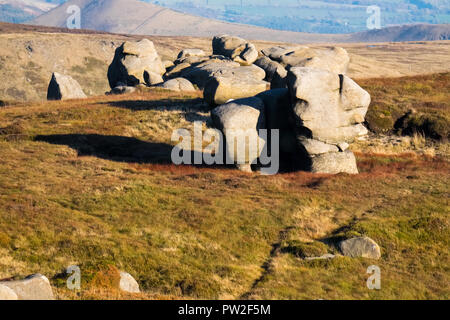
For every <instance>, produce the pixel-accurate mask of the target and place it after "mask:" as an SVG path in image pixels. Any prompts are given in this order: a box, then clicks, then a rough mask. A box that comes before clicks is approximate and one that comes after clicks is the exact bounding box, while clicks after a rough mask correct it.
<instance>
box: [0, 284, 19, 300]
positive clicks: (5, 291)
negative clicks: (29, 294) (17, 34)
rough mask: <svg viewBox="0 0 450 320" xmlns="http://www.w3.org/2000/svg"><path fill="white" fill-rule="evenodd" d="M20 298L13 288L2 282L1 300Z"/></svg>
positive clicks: (0, 286) (0, 285) (0, 289)
mask: <svg viewBox="0 0 450 320" xmlns="http://www.w3.org/2000/svg"><path fill="white" fill-rule="evenodd" d="M4 300H19V298H18V297H17V294H16V293H15V292H14V290H12V289H11V288H9V287H7V286H5V285H2V284H0V301H4Z"/></svg>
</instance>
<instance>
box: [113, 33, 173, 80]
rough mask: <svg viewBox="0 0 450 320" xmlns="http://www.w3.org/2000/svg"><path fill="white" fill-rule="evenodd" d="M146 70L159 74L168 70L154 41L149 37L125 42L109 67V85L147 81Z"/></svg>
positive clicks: (118, 49)
mask: <svg viewBox="0 0 450 320" xmlns="http://www.w3.org/2000/svg"><path fill="white" fill-rule="evenodd" d="M145 72H147V73H150V72H153V73H156V74H159V75H163V74H164V73H165V72H166V68H165V67H164V65H163V64H162V61H161V59H160V57H159V56H158V53H157V52H156V49H155V46H154V44H153V42H151V41H150V40H148V39H142V40H141V41H138V42H129V41H127V42H124V43H123V44H122V45H121V46H120V47H119V48H117V49H116V52H115V55H114V59H113V61H112V63H111V65H110V66H109V68H108V80H109V85H110V86H111V88H115V87H116V86H117V83H119V82H122V83H125V84H126V85H128V86H136V85H138V84H141V83H145V78H144V74H145Z"/></svg>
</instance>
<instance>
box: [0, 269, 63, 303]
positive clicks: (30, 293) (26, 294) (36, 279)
mask: <svg viewBox="0 0 450 320" xmlns="http://www.w3.org/2000/svg"><path fill="white" fill-rule="evenodd" d="M0 286H6V287H8V288H10V289H11V290H12V291H14V293H15V294H16V295H17V297H18V299H19V300H54V299H55V297H54V295H53V291H52V287H51V286H50V282H49V281H48V279H47V278H46V277H45V276H43V275H41V274H35V275H31V276H29V277H27V278H25V279H24V280H18V281H2V282H0Z"/></svg>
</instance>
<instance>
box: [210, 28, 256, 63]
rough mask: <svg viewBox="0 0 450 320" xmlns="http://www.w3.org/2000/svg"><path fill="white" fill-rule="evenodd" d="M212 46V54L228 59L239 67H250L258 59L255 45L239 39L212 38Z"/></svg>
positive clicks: (226, 36) (228, 37)
mask: <svg viewBox="0 0 450 320" xmlns="http://www.w3.org/2000/svg"><path fill="white" fill-rule="evenodd" d="M212 46H213V54H216V55H223V56H226V57H229V58H231V59H232V60H233V61H235V62H238V63H240V64H241V65H246V66H248V65H251V64H253V63H254V62H255V61H256V59H258V50H257V49H256V47H255V45H253V44H252V43H249V42H247V41H246V40H244V39H242V38H239V37H233V36H229V35H222V36H216V37H214V38H213V41H212Z"/></svg>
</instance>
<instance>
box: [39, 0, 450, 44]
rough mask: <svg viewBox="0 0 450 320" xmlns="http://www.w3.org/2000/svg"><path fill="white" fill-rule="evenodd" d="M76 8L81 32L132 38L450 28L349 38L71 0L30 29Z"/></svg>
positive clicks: (429, 33)
mask: <svg viewBox="0 0 450 320" xmlns="http://www.w3.org/2000/svg"><path fill="white" fill-rule="evenodd" d="M71 5H77V6H79V7H80V9H81V27H82V28H84V29H92V30H98V31H106V32H113V33H121V34H135V35H164V36H195V37H211V36H214V35H217V34H223V33H228V34H233V35H237V36H241V37H244V38H247V39H258V40H267V41H280V42H292V43H323V42H335V43H339V42H386V41H428V40H445V39H449V38H450V37H449V35H450V24H446V25H425V24H421V25H410V26H401V27H389V28H385V29H381V30H372V31H365V32H360V33H353V34H314V33H304V32H292V31H280V30H273V29H267V28H263V27H256V26H250V25H244V24H236V23H228V22H223V21H219V20H214V19H208V18H203V17H199V16H194V15H190V14H186V13H181V12H178V11H175V10H172V9H168V8H165V7H161V6H158V5H154V4H150V3H145V2H142V1H137V0H96V1H93V0H71V1H68V2H66V3H64V4H63V5H61V6H59V7H57V8H55V9H53V10H51V11H49V12H47V13H45V14H43V15H41V16H40V17H38V18H36V19H34V20H33V21H32V22H31V24H34V25H43V26H53V27H65V26H66V24H67V18H68V17H69V14H67V8H68V7H69V6H71Z"/></svg>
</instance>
